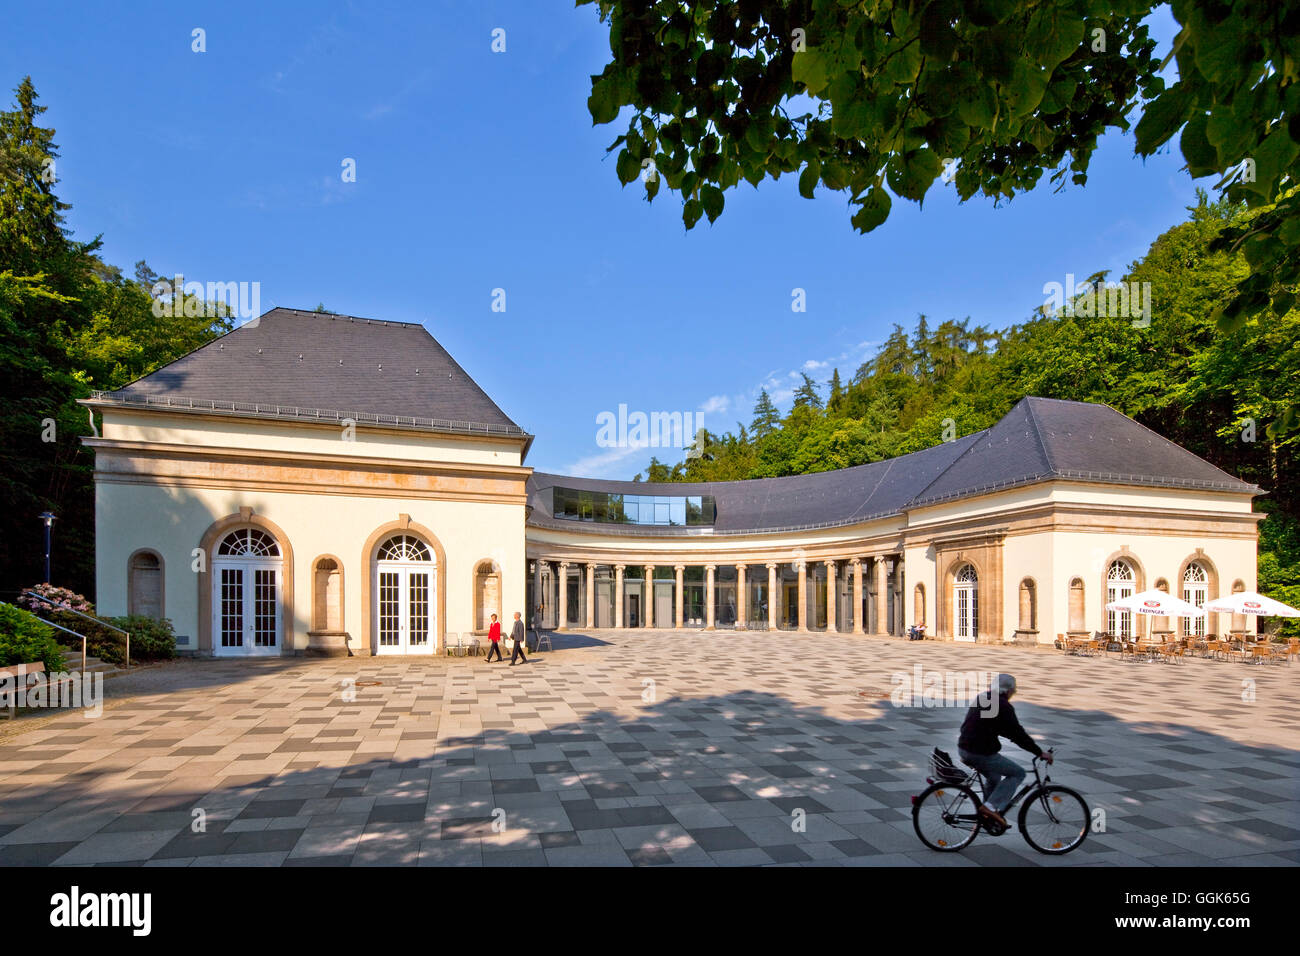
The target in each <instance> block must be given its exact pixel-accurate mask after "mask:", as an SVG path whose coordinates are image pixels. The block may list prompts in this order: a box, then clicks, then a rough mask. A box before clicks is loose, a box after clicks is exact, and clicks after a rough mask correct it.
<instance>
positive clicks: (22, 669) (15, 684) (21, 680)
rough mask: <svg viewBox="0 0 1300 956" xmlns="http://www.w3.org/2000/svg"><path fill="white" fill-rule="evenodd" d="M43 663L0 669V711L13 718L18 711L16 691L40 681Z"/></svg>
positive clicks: (13, 665) (11, 665)
mask: <svg viewBox="0 0 1300 956" xmlns="http://www.w3.org/2000/svg"><path fill="white" fill-rule="evenodd" d="M44 673H45V662H44V661H34V662H32V663H30V664H5V665H4V666H3V667H0V710H3V711H6V712H7V716H9V717H13V716H14V714H15V713H16V712H17V711H18V691H19V690H26V689H27V688H28V687H30V686H32V685H33V684H35V683H37V682H38V681H40V680H42V679H43V678H42V677H40V675H41V674H44Z"/></svg>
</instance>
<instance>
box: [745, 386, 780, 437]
mask: <svg viewBox="0 0 1300 956" xmlns="http://www.w3.org/2000/svg"><path fill="white" fill-rule="evenodd" d="M780 422H781V413H780V412H778V411H777V409H776V406H775V405H773V404H772V397H771V396H770V395H768V394H767V389H762V390H761V391H760V392H759V393H758V401H757V402H755V403H754V419H753V421H751V422H750V424H749V430H750V432H751V433H752V434H753V436H754V437H755V438H762V437H763V436H764V435H770V434H771V433H772V432H774V431H775V430H776V427H777V425H779V424H780Z"/></svg>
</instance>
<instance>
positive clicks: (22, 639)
mask: <svg viewBox="0 0 1300 956" xmlns="http://www.w3.org/2000/svg"><path fill="white" fill-rule="evenodd" d="M37 661H41V662H43V663H44V664H45V670H46V672H47V673H51V674H54V673H58V672H59V671H62V670H63V669H64V665H63V651H62V650H61V649H60V647H59V644H58V642H57V641H56V640H55V639H54V629H53V628H52V627H50V626H49V625H47V624H46V623H45V622H44V621H42V620H40V619H39V618H38V617H36V615H34V614H32V613H31V612H30V611H24V610H23V609H22V608H20V607H14V606H13V605H12V604H5V603H3V602H0V666H3V665H6V664H34V663H36V662H37Z"/></svg>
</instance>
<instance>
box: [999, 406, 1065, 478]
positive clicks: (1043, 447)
mask: <svg viewBox="0 0 1300 956" xmlns="http://www.w3.org/2000/svg"><path fill="white" fill-rule="evenodd" d="M1033 397H1036V396H1031V395H1026V396H1025V397H1024V398H1022V399H1021V401H1022V402H1024V403H1025V414H1027V415H1028V416H1029V423H1030V424H1031V425H1032V426H1033V427H1034V439H1035V440H1036V441H1037V442H1038V450H1039V451H1041V452H1042V453H1043V461H1045V462H1047V470H1048V471H1049V472H1050V473H1051V474H1053V475H1054V474H1056V473H1057V469H1056V465H1055V464H1054V463H1053V462H1052V455H1051V453H1050V452H1048V450H1047V442H1045V441H1043V430H1042V429H1041V428H1040V427H1039V426H1038V418H1037V417H1036V416H1035V415H1034V406H1033V403H1032V402H1030V398H1033ZM1008 414H1009V413H1008Z"/></svg>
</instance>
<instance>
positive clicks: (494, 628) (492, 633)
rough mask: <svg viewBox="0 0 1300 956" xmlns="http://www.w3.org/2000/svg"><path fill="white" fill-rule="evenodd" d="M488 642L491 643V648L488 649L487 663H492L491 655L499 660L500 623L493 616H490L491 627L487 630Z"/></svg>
mask: <svg viewBox="0 0 1300 956" xmlns="http://www.w3.org/2000/svg"><path fill="white" fill-rule="evenodd" d="M488 640H489V641H491V642H492V647H491V648H489V649H488V653H487V662H488V663H489V664H491V663H492V655H493V654H495V655H496V656H497V660H501V622H500V621H498V620H497V616H496V615H495V614H493V615H492V625H491V626H490V627H489V628H488Z"/></svg>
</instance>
